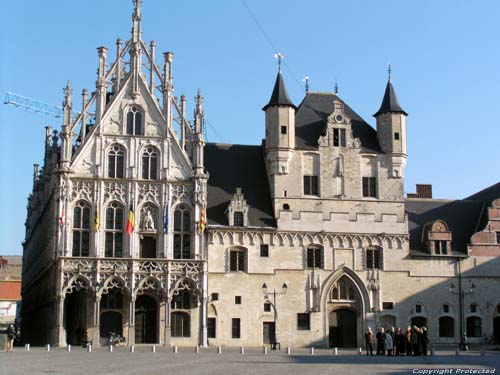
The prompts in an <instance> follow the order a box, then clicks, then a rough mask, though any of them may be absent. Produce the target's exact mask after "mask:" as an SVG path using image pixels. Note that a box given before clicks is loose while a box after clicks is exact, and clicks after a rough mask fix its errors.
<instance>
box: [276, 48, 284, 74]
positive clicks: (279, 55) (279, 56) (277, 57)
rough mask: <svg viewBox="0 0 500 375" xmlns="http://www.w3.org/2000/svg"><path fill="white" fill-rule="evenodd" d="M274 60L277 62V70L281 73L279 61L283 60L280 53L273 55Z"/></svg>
mask: <svg viewBox="0 0 500 375" xmlns="http://www.w3.org/2000/svg"><path fill="white" fill-rule="evenodd" d="M274 58H275V59H277V60H278V70H279V71H280V72H281V60H283V58H284V56H283V55H282V54H281V52H278V53H275V54H274Z"/></svg>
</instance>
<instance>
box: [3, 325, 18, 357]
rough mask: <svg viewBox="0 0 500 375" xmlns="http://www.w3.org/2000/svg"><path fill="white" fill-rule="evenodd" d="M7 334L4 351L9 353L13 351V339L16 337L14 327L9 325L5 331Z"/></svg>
mask: <svg viewBox="0 0 500 375" xmlns="http://www.w3.org/2000/svg"><path fill="white" fill-rule="evenodd" d="M5 333H6V334H7V342H6V345H5V351H6V352H11V351H13V350H14V337H15V336H16V330H15V329H14V325H12V324H11V325H9V327H8V328H7V330H6V331H5Z"/></svg>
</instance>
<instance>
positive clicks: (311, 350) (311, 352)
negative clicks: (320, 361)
mask: <svg viewBox="0 0 500 375" xmlns="http://www.w3.org/2000/svg"><path fill="white" fill-rule="evenodd" d="M309 354H310V355H314V346H311V347H310V348H309Z"/></svg>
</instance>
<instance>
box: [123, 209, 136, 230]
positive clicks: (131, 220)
mask: <svg viewBox="0 0 500 375" xmlns="http://www.w3.org/2000/svg"><path fill="white" fill-rule="evenodd" d="M134 228H135V215H134V210H133V209H132V206H130V209H129V211H128V219H127V226H126V227H125V231H126V232H127V233H128V235H129V236H130V235H131V234H132V232H133V231H134Z"/></svg>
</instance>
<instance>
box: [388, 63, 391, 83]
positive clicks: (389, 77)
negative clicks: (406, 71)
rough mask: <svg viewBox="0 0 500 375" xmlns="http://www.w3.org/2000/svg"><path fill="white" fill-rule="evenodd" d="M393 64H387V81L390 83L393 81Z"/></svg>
mask: <svg viewBox="0 0 500 375" xmlns="http://www.w3.org/2000/svg"><path fill="white" fill-rule="evenodd" d="M391 71H392V69H391V64H390V63H389V64H387V80H388V81H390V80H391Z"/></svg>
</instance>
